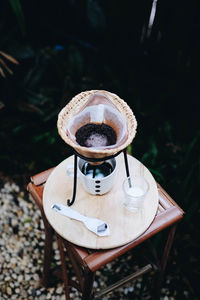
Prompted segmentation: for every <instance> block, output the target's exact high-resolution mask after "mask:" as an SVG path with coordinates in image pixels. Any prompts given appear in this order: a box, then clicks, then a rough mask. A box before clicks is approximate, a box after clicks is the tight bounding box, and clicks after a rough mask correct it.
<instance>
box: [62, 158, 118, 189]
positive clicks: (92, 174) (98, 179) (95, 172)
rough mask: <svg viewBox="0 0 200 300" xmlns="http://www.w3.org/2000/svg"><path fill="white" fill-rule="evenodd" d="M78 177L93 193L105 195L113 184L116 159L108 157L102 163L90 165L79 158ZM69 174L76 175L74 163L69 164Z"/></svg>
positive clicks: (85, 187)
mask: <svg viewBox="0 0 200 300" xmlns="http://www.w3.org/2000/svg"><path fill="white" fill-rule="evenodd" d="M77 164H78V167H77V177H78V178H79V179H80V181H81V183H82V185H83V187H84V189H85V190H86V191H87V192H88V193H90V194H92V195H103V194H106V193H107V192H109V191H110V190H111V188H112V186H113V183H114V178H115V173H116V159H115V158H112V159H108V160H106V161H104V162H103V163H102V164H101V165H96V166H94V165H90V164H89V163H88V162H86V161H85V160H83V159H82V158H78V162H77ZM66 172H67V175H68V176H70V177H73V176H74V167H73V165H68V166H67V170H66Z"/></svg>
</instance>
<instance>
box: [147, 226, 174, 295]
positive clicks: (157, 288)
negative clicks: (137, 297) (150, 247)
mask: <svg viewBox="0 0 200 300" xmlns="http://www.w3.org/2000/svg"><path fill="white" fill-rule="evenodd" d="M175 232H176V225H173V226H172V227H171V228H170V231H169V234H168V237H167V241H166V244H165V248H164V251H163V256H162V259H161V263H160V268H159V271H158V274H157V276H156V280H155V283H154V285H155V291H154V293H153V297H152V298H153V299H159V297H160V292H161V286H162V282H163V279H164V272H165V268H166V265H167V260H168V257H169V253H170V250H171V247H172V243H173V240H174V235H175Z"/></svg>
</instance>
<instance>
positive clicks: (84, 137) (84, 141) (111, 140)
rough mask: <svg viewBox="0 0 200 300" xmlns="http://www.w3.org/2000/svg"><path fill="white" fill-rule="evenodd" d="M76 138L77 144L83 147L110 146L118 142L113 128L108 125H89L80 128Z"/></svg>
mask: <svg viewBox="0 0 200 300" xmlns="http://www.w3.org/2000/svg"><path fill="white" fill-rule="evenodd" d="M75 136H76V141H77V143H78V144H79V145H81V146H83V147H100V146H110V145H114V144H115V143H116V140H117V137H116V133H115V131H114V130H113V128H112V127H111V126H109V125H106V124H95V123H88V124H86V125H84V126H82V127H80V128H79V129H78V130H77V132H76V134H75Z"/></svg>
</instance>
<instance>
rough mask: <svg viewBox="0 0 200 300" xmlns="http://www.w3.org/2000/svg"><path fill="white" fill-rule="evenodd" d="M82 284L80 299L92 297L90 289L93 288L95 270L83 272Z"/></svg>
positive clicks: (87, 299) (84, 299) (86, 299)
mask: <svg viewBox="0 0 200 300" xmlns="http://www.w3.org/2000/svg"><path fill="white" fill-rule="evenodd" d="M84 277H85V278H84V286H83V293H82V298H81V299H82V300H90V299H92V290H93V282H94V277H95V272H91V271H89V272H87V273H84Z"/></svg>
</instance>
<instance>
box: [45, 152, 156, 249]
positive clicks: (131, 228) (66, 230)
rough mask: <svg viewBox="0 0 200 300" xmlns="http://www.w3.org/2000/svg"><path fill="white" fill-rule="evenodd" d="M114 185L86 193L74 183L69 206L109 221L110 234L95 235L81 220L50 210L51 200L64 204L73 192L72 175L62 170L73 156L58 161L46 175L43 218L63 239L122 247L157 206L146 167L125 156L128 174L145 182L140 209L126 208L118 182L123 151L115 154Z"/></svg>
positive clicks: (142, 227) (138, 232) (146, 223)
mask: <svg viewBox="0 0 200 300" xmlns="http://www.w3.org/2000/svg"><path fill="white" fill-rule="evenodd" d="M116 162H117V164H116V168H117V170H116V175H115V180H114V185H113V187H112V189H111V191H110V192H108V193H107V194H105V195H102V196H100V195H95V196H94V195H91V194H89V193H87V192H86V191H85V190H84V188H83V186H82V184H81V182H79V180H78V182H77V193H76V200H75V202H74V204H73V205H72V206H71V208H73V209H75V210H77V211H79V212H80V213H81V214H84V215H85V216H88V217H95V218H98V219H101V220H103V221H105V222H107V223H108V224H109V227H110V235H109V236H105V237H99V236H97V235H95V234H94V233H93V232H91V231H89V230H88V229H87V228H86V227H85V226H84V224H83V223H81V222H79V221H76V220H72V219H70V218H68V217H65V216H63V215H60V214H58V213H57V212H56V211H54V210H52V209H51V206H52V205H53V204H55V203H62V204H64V205H67V199H71V197H72V193H73V178H71V177H69V176H68V175H67V172H66V168H67V166H68V165H71V164H73V156H70V157H69V158H67V159H65V160H64V161H63V162H61V163H60V164H59V165H58V166H57V167H56V168H55V169H54V170H53V171H52V173H51V174H50V176H49V178H48V180H47V182H46V184H45V187H44V193H43V206H44V212H45V214H46V217H47V219H48V221H49V223H50V224H51V226H52V227H53V228H54V229H55V231H56V232H57V233H58V234H59V235H61V236H62V237H63V238H65V239H66V240H68V241H70V242H72V243H74V244H76V245H79V246H82V247H86V248H90V249H109V248H114V247H118V246H122V245H124V244H126V243H128V242H130V241H132V240H134V239H136V238H137V237H138V236H140V235H141V234H142V233H144V231H146V230H147V228H148V227H149V226H150V225H151V223H152V221H153V219H154V217H155V215H156V212H157V207H158V190H157V185H156V182H155V180H154V178H153V176H152V175H151V173H150V172H149V170H148V169H147V168H146V167H145V166H144V165H143V164H142V163H141V162H139V161H138V160H137V159H135V158H134V157H132V156H130V155H128V163H129V170H130V175H131V176H132V177H133V178H134V176H144V177H145V178H146V180H147V181H148V183H149V186H150V188H149V191H148V193H147V195H146V197H145V200H144V205H143V209H141V210H140V211H138V212H131V211H129V210H127V209H126V208H125V207H124V205H123V203H124V200H125V199H124V195H123V191H122V183H123V181H124V180H125V178H126V171H125V164H124V157H123V154H120V155H119V156H117V157H116Z"/></svg>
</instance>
